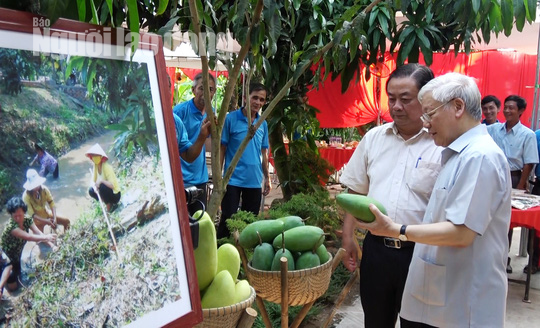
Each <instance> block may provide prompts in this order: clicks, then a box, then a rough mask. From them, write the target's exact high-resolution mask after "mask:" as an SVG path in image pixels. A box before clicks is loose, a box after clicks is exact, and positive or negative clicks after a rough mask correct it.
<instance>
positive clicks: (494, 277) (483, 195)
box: [357, 73, 511, 328]
mask: <svg viewBox="0 0 540 328" xmlns="http://www.w3.org/2000/svg"><path fill="white" fill-rule="evenodd" d="M418 97H419V99H420V102H421V103H422V108H423V111H424V115H423V116H422V118H423V120H424V127H425V128H427V129H428V131H429V133H430V134H431V135H432V137H433V139H434V141H435V144H436V145H438V146H443V147H446V149H445V150H444V151H443V153H442V162H441V163H442V165H443V166H442V170H441V172H440V174H439V177H438V178H437V181H436V183H435V187H434V189H433V193H432V196H431V198H430V200H429V204H428V206H427V209H426V214H425V216H424V220H423V223H422V224H418V225H411V226H405V225H400V224H399V223H396V222H393V221H392V220H391V219H390V218H389V217H388V216H386V215H383V214H382V213H381V212H380V211H378V210H377V209H376V207H375V206H374V205H371V206H370V209H371V211H372V212H373V213H375V214H376V220H375V221H374V222H373V223H371V224H366V223H361V222H358V223H357V226H358V227H361V228H367V229H369V230H370V231H371V233H373V234H375V235H382V236H390V237H397V238H400V239H401V240H412V241H415V242H416V246H415V249H414V254H413V259H412V262H411V266H410V269H409V275H408V277H407V282H406V284H405V291H404V293H403V301H402V308H401V313H400V316H401V319H402V320H401V327H402V328H410V327H433V326H435V327H503V326H504V322H505V311H506V293H507V275H506V272H505V267H506V252H507V250H508V239H507V238H506V234H507V231H508V227H509V224H510V211H511V205H510V194H511V179H510V170H509V167H508V162H507V161H506V157H505V155H504V153H503V152H502V150H501V149H500V148H499V147H498V146H497V145H496V144H495V142H494V141H493V139H492V138H491V137H490V136H489V134H488V132H487V129H486V126H485V125H482V124H480V118H481V109H480V92H479V90H478V87H477V86H476V83H475V82H474V80H473V79H472V78H470V77H467V76H465V75H462V74H458V73H449V74H446V75H443V76H440V77H437V78H435V79H433V80H432V81H430V82H428V83H427V84H426V85H425V86H424V87H423V88H422V90H420V93H419V95H418Z"/></svg>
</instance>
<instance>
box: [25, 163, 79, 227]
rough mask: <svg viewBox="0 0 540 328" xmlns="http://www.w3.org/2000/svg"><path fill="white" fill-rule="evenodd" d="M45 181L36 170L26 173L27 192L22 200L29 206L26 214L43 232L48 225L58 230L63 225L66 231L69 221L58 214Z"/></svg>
mask: <svg viewBox="0 0 540 328" xmlns="http://www.w3.org/2000/svg"><path fill="white" fill-rule="evenodd" d="M45 181H46V179H45V178H44V177H42V176H40V175H39V174H38V172H37V171H36V170H34V169H29V170H28V171H27V172H26V182H25V183H24V185H23V188H24V189H25V191H24V192H23V194H22V199H23V201H24V203H25V204H26V205H27V206H28V212H27V213H26V214H27V215H28V216H30V217H31V218H32V219H34V223H35V224H36V227H38V229H39V230H40V231H42V232H43V231H44V230H43V229H44V228H45V226H47V225H48V226H51V228H52V229H56V225H57V224H60V225H63V226H64V230H67V229H69V224H70V222H69V219H67V218H64V217H61V216H58V215H57V214H56V205H55V204H54V199H53V196H52V194H51V191H50V190H49V188H47V187H46V186H45V185H44V184H43V183H45Z"/></svg>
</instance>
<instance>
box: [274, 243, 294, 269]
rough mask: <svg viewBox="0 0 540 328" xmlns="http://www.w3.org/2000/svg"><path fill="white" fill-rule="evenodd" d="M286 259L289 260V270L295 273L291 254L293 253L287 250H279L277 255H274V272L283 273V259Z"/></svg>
mask: <svg viewBox="0 0 540 328" xmlns="http://www.w3.org/2000/svg"><path fill="white" fill-rule="evenodd" d="M282 257H286V258H287V270H289V271H293V270H294V258H293V256H292V254H291V251H289V250H288V249H286V248H282V249H278V251H277V252H276V255H274V259H273V260H272V268H271V269H272V271H281V260H280V259H281V258H282Z"/></svg>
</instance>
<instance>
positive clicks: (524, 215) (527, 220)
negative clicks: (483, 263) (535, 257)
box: [508, 207, 540, 303]
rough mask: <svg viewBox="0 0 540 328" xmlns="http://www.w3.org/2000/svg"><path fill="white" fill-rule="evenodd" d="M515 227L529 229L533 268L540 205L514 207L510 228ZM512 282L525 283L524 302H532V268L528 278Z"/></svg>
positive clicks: (538, 228) (539, 220)
mask: <svg viewBox="0 0 540 328" xmlns="http://www.w3.org/2000/svg"><path fill="white" fill-rule="evenodd" d="M515 227H524V228H527V229H529V236H528V237H529V238H528V239H529V243H528V246H527V247H528V250H529V254H530V255H529V268H532V256H531V255H532V253H533V239H534V234H535V233H536V232H537V231H540V207H532V208H529V209H528V210H518V209H515V208H512V216H511V220H510V228H515ZM508 280H509V281H512V282H517V283H521V284H523V283H524V284H525V296H524V297H523V302H526V303H530V302H531V301H530V300H529V290H530V287H531V270H529V271H528V272H527V279H526V280H525V281H523V280H516V279H508Z"/></svg>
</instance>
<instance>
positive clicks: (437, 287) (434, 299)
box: [408, 258, 446, 306]
mask: <svg viewBox="0 0 540 328" xmlns="http://www.w3.org/2000/svg"><path fill="white" fill-rule="evenodd" d="M414 264H415V266H414V267H413V268H414V269H412V268H411V269H412V270H411V271H412V272H409V278H408V280H410V284H411V289H410V290H411V294H412V296H414V297H415V298H416V299H418V300H419V301H421V302H422V303H424V304H427V305H433V306H445V304H446V266H444V265H437V264H433V263H429V262H427V261H424V260H423V259H422V258H417V259H416V261H415V263H414ZM411 273H412V275H411Z"/></svg>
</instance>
